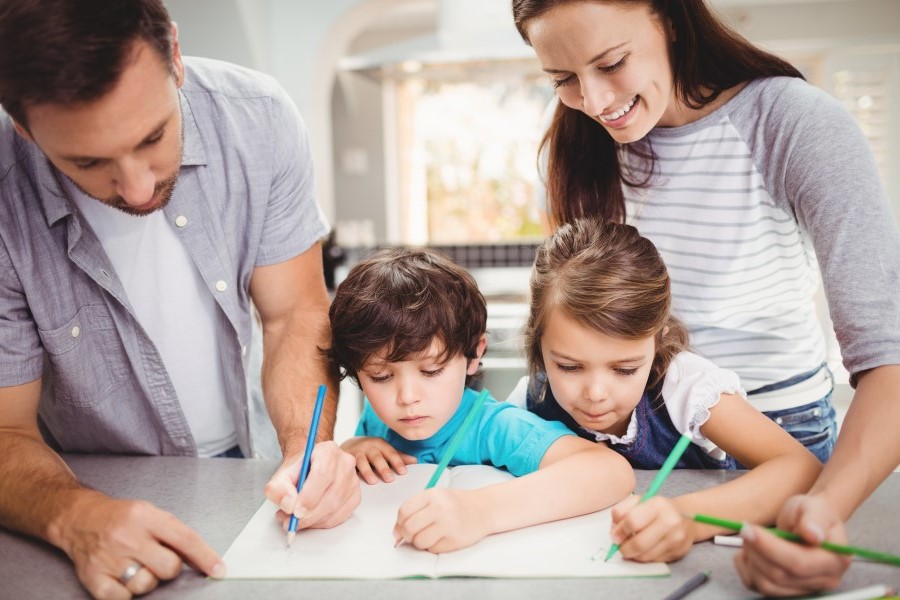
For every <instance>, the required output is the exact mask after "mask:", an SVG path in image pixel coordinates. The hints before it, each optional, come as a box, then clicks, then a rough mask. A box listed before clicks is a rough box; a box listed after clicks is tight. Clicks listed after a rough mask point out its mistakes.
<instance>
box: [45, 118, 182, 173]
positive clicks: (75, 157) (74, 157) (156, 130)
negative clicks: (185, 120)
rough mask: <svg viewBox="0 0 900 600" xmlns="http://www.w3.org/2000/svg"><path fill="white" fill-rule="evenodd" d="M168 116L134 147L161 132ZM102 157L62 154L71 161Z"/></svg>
mask: <svg viewBox="0 0 900 600" xmlns="http://www.w3.org/2000/svg"><path fill="white" fill-rule="evenodd" d="M170 118H171V115H170V116H168V117H166V118H165V119H163V120H162V122H160V123H159V124H158V125H157V126H156V127H154V128H153V129H152V130H151V131H150V133H148V134H147V135H145V136H144V137H143V139H142V140H141V141H140V142H139V143H138V145H137V146H136V147H138V148H139V147H140V146H143V145H144V144H146V143H147V142H148V141H149V140H152V139H153V138H154V137H156V136H158V135H159V134H160V133H162V132H163V130H164V129H165V128H166V125H167V124H168V122H169V119H170ZM104 158H105V157H102V156H84V155H79V154H66V155H63V156H62V159H63V160H68V161H71V162H77V161H82V160H103V159H104Z"/></svg>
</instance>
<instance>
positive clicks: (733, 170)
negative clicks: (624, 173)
mask: <svg viewBox="0 0 900 600" xmlns="http://www.w3.org/2000/svg"><path fill="white" fill-rule="evenodd" d="M638 144H641V145H642V146H643V147H642V149H643V150H646V144H650V145H651V146H652V149H653V152H654V153H655V154H656V156H657V163H656V166H655V168H654V172H653V174H652V179H651V185H650V186H649V187H646V188H631V187H628V186H625V195H626V207H627V215H628V216H627V220H628V222H629V223H631V224H633V225H635V226H636V227H637V228H638V229H639V230H640V232H641V233H642V234H643V235H645V236H646V237H648V238H649V239H650V240H652V241H653V242H654V243H655V244H656V246H657V247H658V248H659V251H660V253H661V255H662V256H663V258H664V260H665V262H666V265H667V267H668V269H669V273H670V276H671V279H672V296H673V309H674V312H675V314H676V315H677V316H678V317H680V318H681V319H682V320H683V321H684V322H685V323H686V324H687V325H688V328H689V329H690V333H691V345H692V349H693V350H694V351H695V352H697V353H698V354H700V355H702V356H704V357H706V358H708V359H710V360H712V361H713V362H715V363H716V364H717V365H718V366H720V367H724V368H726V369H731V370H733V371H736V372H737V373H738V374H739V375H740V377H741V381H742V384H743V386H744V388H745V389H747V390H753V389H756V388H758V387H761V386H763V385H766V384H770V383H774V382H777V381H781V380H784V379H786V378H788V377H790V376H792V375H796V374H798V373H802V372H805V371H810V370H812V369H815V368H816V367H817V366H818V365H820V364H821V363H822V362H823V361H824V360H825V343H824V337H823V332H822V329H821V326H820V322H819V320H818V318H817V316H816V309H815V305H814V296H815V294H816V291H817V290H818V287H819V285H820V282H821V278H820V263H821V266H822V269H821V273H822V277H824V281H825V291H826V297H827V298H828V301H829V306H830V310H831V316H832V319H833V321H834V324H835V331H836V333H837V337H838V341H839V343H840V345H841V351H842V357H843V360H844V364H845V366H846V367H847V370H848V371H849V372H850V373H851V374H853V373H857V372H859V371H861V370H863V369H868V368H872V367H874V366H879V365H882V364H891V363H897V362H900V301H898V298H897V297H898V292H900V241H898V235H897V229H896V226H895V225H894V221H893V218H892V216H891V213H890V209H889V207H888V204H887V201H886V197H885V193H884V190H883V188H882V186H881V183H880V180H879V176H878V173H877V170H876V168H875V164H874V161H873V159H872V156H871V152H870V151H869V148H868V145H867V143H866V141H865V139H864V138H863V136H862V134H861V132H860V131H859V128H858V127H857V126H856V125H855V123H854V122H853V120H852V118H851V117H850V115H849V114H848V113H847V112H846V111H844V110H843V109H842V108H841V107H840V106H839V105H838V104H837V102H836V101H834V100H833V99H831V98H830V97H829V96H827V95H826V94H825V93H824V92H821V91H820V90H817V89H816V88H814V87H812V86H810V85H808V84H806V83H805V82H804V81H802V80H800V79H795V78H772V79H764V80H757V81H753V82H750V83H749V84H748V85H747V86H746V87H745V88H744V89H743V90H741V92H739V93H738V94H737V95H735V96H734V97H733V98H732V99H731V100H729V101H728V102H727V103H725V104H724V105H723V106H721V107H719V108H718V109H716V110H715V111H714V112H712V113H710V114H708V115H706V116H704V117H703V118H701V119H699V120H697V121H695V122H693V123H689V124H687V125H684V126H681V127H673V128H656V129H654V130H653V131H651V133H650V134H649V135H648V136H647V137H646V138H644V140H641V141H640V142H638ZM622 157H623V164H624V165H626V168H627V169H628V171H629V172H630V174H631V177H632V178H633V179H637V180H641V179H643V176H644V175H646V173H647V165H646V164H642V162H641V161H640V160H639V159H638V158H637V157H636V156H635V154H634V153H630V152H628V151H627V149H626V150H624V151H623V152H622ZM817 257H818V260H817Z"/></svg>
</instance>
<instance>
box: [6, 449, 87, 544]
mask: <svg viewBox="0 0 900 600" xmlns="http://www.w3.org/2000/svg"><path fill="white" fill-rule="evenodd" d="M94 493H96V492H93V491H91V490H88V489H86V488H83V487H82V486H81V485H80V484H79V483H78V481H77V480H76V479H75V476H74V475H73V474H72V471H70V470H69V468H68V466H66V464H65V463H64V462H63V460H62V459H61V458H60V457H59V455H57V454H56V453H55V452H53V450H51V449H50V448H49V447H48V446H47V445H46V444H45V443H43V441H41V440H37V439H35V438H33V437H31V436H29V435H26V434H22V433H18V432H12V433H11V432H3V433H0V525H2V526H4V527H6V528H8V529H12V530H15V531H20V532H22V533H25V534H27V535H31V536H34V537H38V538H41V539H43V540H45V541H47V542H50V543H51V544H54V545H56V546H61V539H60V536H59V535H55V533H54V526H55V524H56V523H57V522H58V520H59V518H60V516H61V515H62V514H64V513H65V512H66V511H67V509H68V507H69V506H70V504H71V502H72V501H73V500H74V499H75V498H77V496H79V495H80V494H94Z"/></svg>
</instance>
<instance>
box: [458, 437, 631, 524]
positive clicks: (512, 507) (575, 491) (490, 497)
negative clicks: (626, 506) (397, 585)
mask: <svg viewBox="0 0 900 600" xmlns="http://www.w3.org/2000/svg"><path fill="white" fill-rule="evenodd" d="M634 486H635V478H634V471H633V470H632V469H631V466H630V465H629V464H628V461H626V460H625V459H624V458H623V457H622V456H621V455H619V454H618V453H616V452H614V451H613V450H610V449H609V448H608V447H607V446H606V445H605V444H596V443H592V442H589V441H587V440H584V439H581V438H579V437H577V436H574V435H565V436H563V437H561V438H559V439H558V440H556V441H555V442H554V443H553V444H552V445H551V446H550V448H548V450H547V452H546V453H545V454H544V457H543V459H541V464H540V468H539V469H538V470H537V471H535V472H533V473H530V474H528V475H525V476H524V477H519V478H517V479H512V480H510V481H506V482H503V483H499V484H496V485H491V486H488V487H484V488H481V489H478V490H474V491H473V499H474V501H475V502H477V503H478V504H479V505H480V506H481V507H482V509H483V510H482V511H480V512H479V514H480V515H481V516H482V520H483V524H484V529H485V535H490V534H492V533H500V532H502V531H510V530H513V529H519V528H521V527H528V526H529V525H536V524H539V523H547V522H550V521H557V520H559V519H566V518H569V517H574V516H577V515H583V514H587V513H590V512H594V511H597V510H601V509H603V508H606V507H608V506H611V505H612V504H614V503H616V502H618V501H619V500H621V499H622V498H624V497H625V496H627V495H628V494H630V493H631V492H632V491H633V490H634Z"/></svg>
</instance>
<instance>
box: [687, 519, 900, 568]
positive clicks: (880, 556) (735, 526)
mask: <svg viewBox="0 0 900 600" xmlns="http://www.w3.org/2000/svg"><path fill="white" fill-rule="evenodd" d="M694 520H695V521H697V522H698V523H706V524H707V525H716V526H718V527H724V528H725V529H732V530H734V531H740V530H741V528H742V527H743V526H744V524H743V523H740V522H738V521H729V520H728V519H719V518H717V517H708V516H706V515H694ZM766 531H768V532H769V533H771V534H773V535H776V536H778V537H780V538H782V539H785V540H790V541H792V542H800V543H804V544H805V543H806V542H805V541H804V540H803V538H801V537H800V536H799V535H797V534H796V533H791V532H790V531H784V530H783V529H776V528H774V527H772V528H770V529H766ZM819 547H820V548H824V549H825V550H830V551H831V552H836V553H838V554H853V555H856V556H860V557H862V558H868V559H869V560H874V561H878V562H882V563H887V564H889V565H896V566H898V567H900V556H894V555H893V554H887V553H886V552H878V551H876V550H867V549H866V548H857V547H855V546H844V545H842V544H834V543H832V542H822V543H821V544H819Z"/></svg>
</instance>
